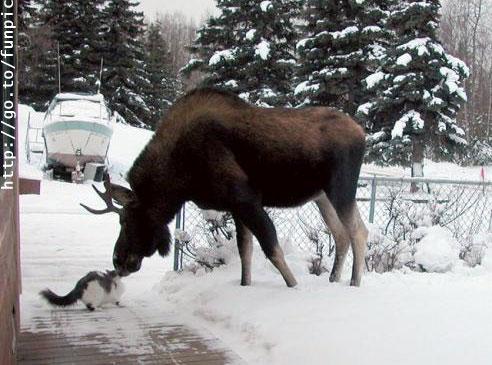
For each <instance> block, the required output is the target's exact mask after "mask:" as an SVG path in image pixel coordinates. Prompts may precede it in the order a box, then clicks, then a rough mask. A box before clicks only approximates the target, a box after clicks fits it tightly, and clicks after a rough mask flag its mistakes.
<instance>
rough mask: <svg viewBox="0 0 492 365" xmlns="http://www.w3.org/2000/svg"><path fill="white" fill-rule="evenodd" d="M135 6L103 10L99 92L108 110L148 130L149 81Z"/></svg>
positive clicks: (118, 4)
mask: <svg viewBox="0 0 492 365" xmlns="http://www.w3.org/2000/svg"><path fill="white" fill-rule="evenodd" d="M136 6H138V2H132V1H129V0H110V1H109V2H108V4H107V7H106V8H105V9H104V14H103V19H104V22H105V25H106V31H105V33H104V36H103V44H104V47H103V48H104V53H103V56H104V71H103V77H102V85H101V90H102V93H103V94H104V95H105V96H106V98H107V99H108V101H109V105H110V107H111V108H112V109H113V110H115V111H117V112H118V113H119V114H120V115H121V116H123V118H125V120H126V121H127V122H128V123H130V124H133V125H137V126H142V127H145V126H147V127H150V126H149V125H147V123H150V119H151V113H150V109H149V107H148V106H147V104H146V103H145V90H148V88H149V86H150V80H149V78H148V75H147V73H146V70H145V61H144V51H143V44H144V31H145V26H144V22H143V14H142V13H141V12H137V11H136V10H135V7H136Z"/></svg>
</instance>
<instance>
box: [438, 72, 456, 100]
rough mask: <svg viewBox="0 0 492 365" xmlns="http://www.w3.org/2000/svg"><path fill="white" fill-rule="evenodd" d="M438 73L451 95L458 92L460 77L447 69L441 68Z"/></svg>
mask: <svg viewBox="0 0 492 365" xmlns="http://www.w3.org/2000/svg"><path fill="white" fill-rule="evenodd" d="M439 73H440V74H441V75H442V76H443V77H444V78H445V79H446V81H445V83H446V86H447V87H448V89H449V92H450V93H451V94H452V93H454V92H456V91H458V89H459V86H458V82H459V80H460V77H459V75H458V74H457V73H456V72H455V71H454V70H451V69H450V68H448V67H441V68H440V69H439Z"/></svg>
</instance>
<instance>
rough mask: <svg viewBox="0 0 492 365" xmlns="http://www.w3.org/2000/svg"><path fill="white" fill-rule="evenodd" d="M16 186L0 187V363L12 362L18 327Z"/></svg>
mask: <svg viewBox="0 0 492 365" xmlns="http://www.w3.org/2000/svg"><path fill="white" fill-rule="evenodd" d="M16 193H17V192H16V190H10V191H0V273H1V275H0V364H2V365H4V364H13V363H15V338H16V333H17V330H18V329H19V291H20V276H19V274H20V267H19V240H18V200H17V194H16Z"/></svg>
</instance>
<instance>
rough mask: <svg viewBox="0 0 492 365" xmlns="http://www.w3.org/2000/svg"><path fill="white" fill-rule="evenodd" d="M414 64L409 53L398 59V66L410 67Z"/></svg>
mask: <svg viewBox="0 0 492 365" xmlns="http://www.w3.org/2000/svg"><path fill="white" fill-rule="evenodd" d="M410 62H412V56H411V55H410V54H409V53H404V54H402V55H401V56H400V57H398V58H397V60H396V64H397V65H400V66H408V64H409V63H410Z"/></svg>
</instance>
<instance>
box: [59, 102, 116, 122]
mask: <svg viewBox="0 0 492 365" xmlns="http://www.w3.org/2000/svg"><path fill="white" fill-rule="evenodd" d="M51 113H52V115H56V116H60V117H86V118H98V119H106V120H109V119H110V113H109V110H108V108H107V107H106V106H105V105H104V103H100V102H94V101H89V100H62V101H59V102H57V103H56V104H55V106H54V107H53V109H52V111H51Z"/></svg>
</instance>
